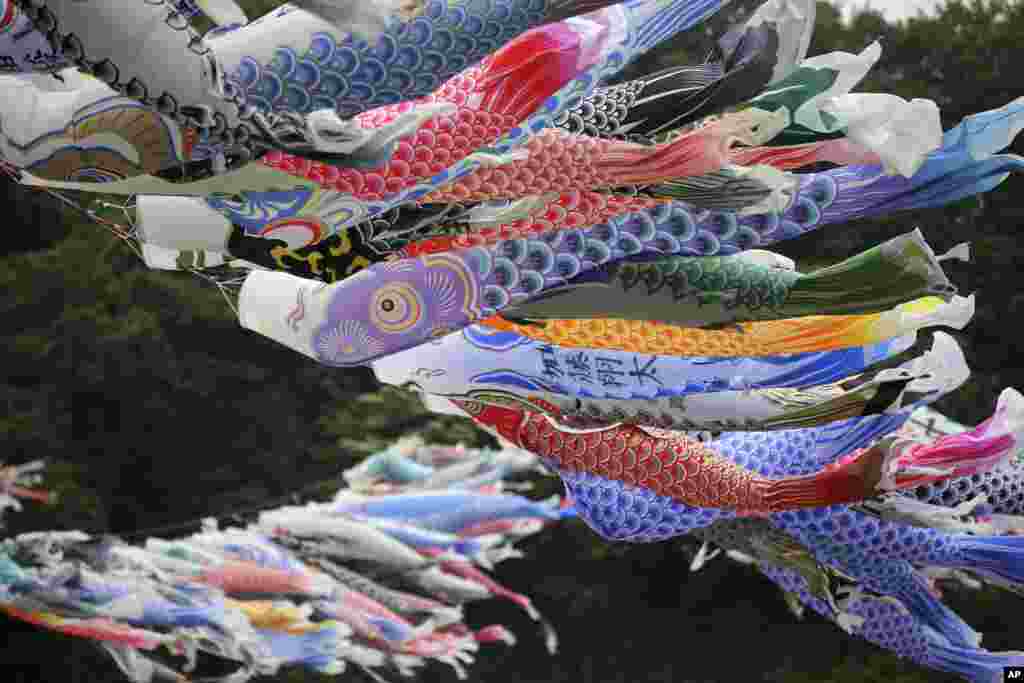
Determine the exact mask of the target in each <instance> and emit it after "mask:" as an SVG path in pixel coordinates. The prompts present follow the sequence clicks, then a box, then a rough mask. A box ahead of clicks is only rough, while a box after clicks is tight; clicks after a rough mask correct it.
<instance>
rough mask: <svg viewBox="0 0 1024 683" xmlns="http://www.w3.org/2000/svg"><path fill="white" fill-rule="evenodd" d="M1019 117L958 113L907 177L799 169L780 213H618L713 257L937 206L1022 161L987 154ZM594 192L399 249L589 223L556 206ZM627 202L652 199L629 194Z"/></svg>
mask: <svg viewBox="0 0 1024 683" xmlns="http://www.w3.org/2000/svg"><path fill="white" fill-rule="evenodd" d="M1021 121H1024V101H1022V102H1015V103H1010V104H1008V105H1006V106H1005V107H1001V108H999V109H994V110H991V111H988V112H982V113H979V114H975V115H972V116H968V117H966V118H965V119H964V120H963V122H961V123H960V125H958V126H956V127H955V128H953V129H952V130H950V131H947V133H946V134H945V137H944V140H943V146H942V148H941V149H940V150H938V151H936V152H933V153H931V154H930V155H929V156H928V158H927V160H926V161H925V163H924V164H923V165H922V167H921V169H920V170H919V171H918V172H917V173H916V174H915V175H914V177H913V178H912V179H907V178H903V177H893V176H884V175H882V173H883V171H882V168H881V166H878V165H870V166H849V167H843V168H838V169H832V170H830V171H825V172H823V173H809V174H803V175H801V176H800V184H799V186H798V188H797V189H796V191H795V193H794V197H793V201H792V202H791V204H790V206H789V207H788V208H787V210H786V211H785V212H783V213H781V214H779V213H771V214H760V215H755V216H738V215H736V214H734V213H730V212H719V211H694V210H693V209H692V208H691V207H689V206H688V205H686V204H685V203H683V202H655V204H656V205H654V204H648V205H647V206H645V207H644V209H643V213H644V214H646V215H645V216H640V215H639V214H630V215H628V216H620V218H623V219H626V220H629V219H634V220H644V221H652V222H654V223H655V229H656V230H658V231H661V232H665V233H668V234H669V235H671V236H672V237H673V238H674V239H676V240H677V241H679V242H680V250H679V252H678V253H679V254H680V255H684V256H716V255H719V254H730V253H733V252H735V251H742V250H746V249H755V248H759V247H764V246H767V245H770V244H772V243H774V242H778V241H782V240H785V239H792V238H794V237H798V236H800V235H802V234H805V233H806V232H809V231H810V230H813V229H815V228H817V227H820V226H822V225H826V224H830V223H842V222H846V221H851V220H855V219H858V218H864V217H868V216H874V215H879V214H883V213H886V212H889V211H897V210H909V209H913V208H924V207H928V206H941V205H943V204H945V203H949V202H952V201H956V200H958V199H961V198H964V197H967V196H971V195H973V194H977V193H980V192H986V191H988V190H990V189H992V188H994V187H996V186H997V185H998V184H999V183H1001V182H1002V180H1004V179H1005V177H1006V174H1008V173H1009V172H1010V171H1011V170H1013V169H1014V168H1017V167H1024V164H1022V163H1021V162H1020V161H1019V160H1018V158H1017V157H1013V156H1012V155H999V156H995V157H991V158H989V157H990V155H992V154H994V153H996V152H998V151H999V150H1001V149H1003V148H1005V147H1006V146H1007V145H1008V144H1009V143H1010V142H1012V140H1013V137H1014V135H1015V134H1016V130H1017V129H1018V127H1019V126H1020V122H1021ZM869 188H870V191H869ZM594 195H596V197H597V198H595V199H594V201H597V202H599V203H600V202H602V201H610V200H607V199H600V197H601V196H602V195H598V194H597V193H579V194H574V195H563V197H561V198H559V200H557V201H556V202H552V203H551V204H549V205H548V209H549V210H551V211H552V213H551V214H550V215H545V217H544V220H536V219H524V220H520V221H517V222H514V223H511V224H508V225H504V226H498V227H495V228H491V229H490V230H491V232H489V233H488V234H487V235H486V236H483V235H482V236H480V237H476V236H468V237H466V238H446V239H444V238H442V239H438V240H431V241H429V242H427V243H423V244H422V245H410V246H409V247H407V248H406V250H405V251H404V252H403V255H407V256H414V255H418V254H420V253H426V252H427V251H428V250H429V251H430V252H435V251H441V250H447V249H452V248H458V247H466V246H472V245H473V244H491V243H493V240H494V239H496V238H497V236H498V235H502V236H504V235H509V236H510V237H516V238H531V237H535V236H539V235H541V234H543V233H545V232H547V231H550V230H552V229H555V228H559V227H562V226H563V225H564V226H565V227H567V228H577V227H584V226H587V225H596V223H597V221H591V222H588V223H582V224H579V223H575V222H571V223H570V222H567V223H564V224H559V223H558V219H559V218H560V217H561V212H560V211H559V210H558V208H557V206H558V205H560V204H562V203H564V202H566V201H568V200H570V198H571V201H572V202H573V204H570V206H573V205H574V204H575V205H580V204H582V202H583V198H584V197H588V196H594ZM576 197H579V199H577V198H576ZM632 201H638V202H645V201H653V200H644V199H640V198H637V199H634V200H632ZM623 214H625V212H623ZM618 215H619V214H613V216H618ZM587 218H588V219H589V218H592V217H591V216H587ZM609 218H611V216H610V217H609ZM566 220H567V221H568V220H572V221H574V220H575V216H574V212H573V211H572V209H569V210H568V213H567V218H566ZM603 229H604V230H607V228H603ZM492 235H493V237H492ZM691 355H693V354H691Z"/></svg>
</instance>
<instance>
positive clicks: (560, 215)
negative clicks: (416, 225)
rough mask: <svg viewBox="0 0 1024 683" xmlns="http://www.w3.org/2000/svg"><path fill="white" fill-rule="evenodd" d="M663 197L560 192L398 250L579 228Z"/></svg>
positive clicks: (414, 252) (434, 249) (422, 250)
mask: <svg viewBox="0 0 1024 683" xmlns="http://www.w3.org/2000/svg"><path fill="white" fill-rule="evenodd" d="M663 203H665V202H664V201H663V200H657V199H651V198H647V197H636V196H629V195H620V194H605V193H601V192H590V191H584V192H580V191H576V192H563V193H561V194H559V195H558V196H557V197H554V198H552V199H551V200H549V201H548V202H547V203H545V204H543V205H542V206H540V207H538V208H536V209H534V210H533V211H531V215H530V216H529V217H527V218H520V219H518V220H515V221H512V222H509V223H503V224H499V225H494V226H491V225H487V226H483V227H476V226H473V229H472V231H470V232H466V233H465V234H462V235H449V236H445V235H434V236H431V237H429V238H427V239H423V240H418V241H415V242H412V243H411V244H409V245H407V246H405V247H403V248H402V249H401V250H399V252H398V255H399V256H400V257H401V258H410V257H415V256H421V255H423V254H436V253H439V252H443V251H451V250H453V249H465V248H467V247H479V246H493V245H495V244H498V243H499V242H502V241H505V240H512V239H522V238H530V237H537V236H539V235H542V234H544V233H546V232H550V231H552V230H563V229H564V230H574V229H582V228H586V227H588V226H591V225H597V224H599V223H604V222H606V221H609V220H611V219H612V218H614V217H616V216H621V215H625V214H630V213H635V212H639V211H644V210H646V209H651V208H654V207H656V206H658V205H659V204H663Z"/></svg>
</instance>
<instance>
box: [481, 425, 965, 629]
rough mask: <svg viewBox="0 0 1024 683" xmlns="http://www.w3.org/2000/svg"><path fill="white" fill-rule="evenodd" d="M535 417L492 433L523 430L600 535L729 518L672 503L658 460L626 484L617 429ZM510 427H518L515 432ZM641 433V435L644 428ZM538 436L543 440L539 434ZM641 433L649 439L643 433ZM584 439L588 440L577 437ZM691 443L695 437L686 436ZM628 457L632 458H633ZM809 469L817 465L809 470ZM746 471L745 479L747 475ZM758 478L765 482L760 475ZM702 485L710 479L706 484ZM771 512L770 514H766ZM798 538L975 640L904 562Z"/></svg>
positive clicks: (662, 535) (642, 538) (651, 534)
mask: <svg viewBox="0 0 1024 683" xmlns="http://www.w3.org/2000/svg"><path fill="white" fill-rule="evenodd" d="M538 417H539V416H534V418H533V419H530V418H527V419H526V420H524V421H523V426H521V427H519V426H518V424H516V423H514V421H506V422H505V424H504V425H501V426H499V427H498V429H499V432H500V433H501V434H502V435H503V436H505V437H506V438H511V435H513V434H515V435H516V436H518V435H519V434H522V435H523V436H524V437H525V436H526V435H529V436H531V437H532V438H533V439H534V441H535V443H536V444H537V445H538V447H537V452H538V453H539V454H540V455H542V457H545V459H546V460H548V461H549V462H550V463H551V464H552V465H553V466H554V467H555V468H556V469H557V471H558V472H559V475H560V476H562V477H563V479H564V480H565V481H566V486H567V489H568V491H569V492H570V495H571V496H572V497H573V500H574V501H575V502H576V504H577V509H578V511H579V514H580V516H581V517H582V518H583V519H584V520H585V521H586V522H587V524H588V525H590V526H591V527H592V528H594V530H595V531H597V533H599V534H600V535H602V536H605V537H607V538H610V539H615V540H620V541H631V542H651V541H658V540H663V539H666V538H670V537H671V536H672V534H673V532H674V531H679V532H680V533H686V532H689V531H692V530H694V529H697V528H701V527H705V526H708V525H709V524H711V523H714V522H715V521H717V520H723V519H728V518H730V517H732V514H730V513H729V512H728V511H724V510H716V509H709V508H712V506H708V505H706V504H702V503H701V502H699V501H697V504H696V506H694V507H688V506H686V505H683V506H680V504H679V503H680V502H682V501H680V500H678V497H677V496H676V495H673V493H672V491H671V488H667V487H665V486H662V485H661V482H660V481H658V479H666V480H668V479H670V478H671V473H669V474H666V473H665V470H664V468H663V467H662V466H663V463H662V462H660V461H659V462H657V463H656V465H657V467H656V468H655V470H656V472H655V478H654V480H653V481H652V480H651V478H650V477H649V476H647V474H646V473H642V474H641V475H640V476H641V477H643V476H647V480H646V481H644V480H642V479H641V480H639V481H636V480H634V481H630V480H629V478H628V477H627V476H625V468H623V471H622V473H621V474H620V473H618V472H617V470H616V469H615V465H616V464H618V463H617V461H616V460H615V458H614V456H613V455H612V448H613V447H612V446H611V444H609V443H608V442H607V441H605V439H604V436H605V434H607V433H608V432H612V433H614V432H615V431H616V430H606V431H605V432H597V433H594V434H588V435H578V434H572V433H568V434H564V435H562V436H561V438H560V439H552V437H551V436H550V435H545V434H544V432H543V431H542V430H544V425H548V426H549V428H548V429H549V430H550V422H548V421H547V420H543V418H540V419H541V420H543V424H537V425H536V426H533V424H532V423H534V422H536V421H537V419H538ZM494 423H495V421H489V424H492V425H493V424H494ZM513 425H514V426H515V427H518V429H515V430H514V429H513ZM526 425H530V426H532V427H533V428H532V430H530V431H527V428H526ZM502 427H504V428H502ZM551 431H553V430H551ZM638 431H639V430H638ZM800 431H802V432H803V434H799V433H798V432H795V431H794V432H792V433H793V434H799V436H801V437H802V440H803V441H804V442H809V438H808V437H809V436H810V435H811V434H812V433H813V432H812V430H800ZM517 432H518V433H517ZM640 433H641V434H644V432H640ZM545 436H547V439H549V441H546V440H545V439H544V437H545ZM613 438H614V437H613ZM647 438H648V439H652V437H650V436H648V437H647ZM583 439H589V440H588V441H584V440H583ZM591 442H593V445H591ZM691 443H697V442H695V441H692V442H691ZM566 444H571V445H572V447H573V448H574V449H575V451H577V452H580V453H581V456H582V457H576V458H572V456H568V457H567V456H565V455H564V454H563V452H562V451H563V450H564V449H565V447H566ZM523 445H525V446H527V448H530V444H527V443H525V442H524V444H523ZM713 445H714V447H715V449H716V451H717V450H718V443H717V442H713ZM588 446H589V447H588ZM594 446H603V450H604V452H605V453H606V455H605V456H604V462H602V458H600V457H599V456H598V454H597V453H595V452H594V451H595V450H596V449H595V448H594ZM702 448H704V447H702ZM705 450H706V449H705ZM657 453H658V452H657V451H656V450H654V449H653V448H652V450H651V454H650V455H649V456H648V461H650V460H651V459H653V458H652V457H651V456H656V454H657ZM633 457H634V458H636V456H633ZM634 462H636V460H634ZM613 463H614V464H613ZM673 464H674V465H675V467H676V468H677V469H678V468H679V463H678V462H677V463H673ZM741 471H745V472H748V471H746V470H741ZM816 471H821V470H820V468H816ZM747 476H749V472H748V475H747ZM789 476H793V475H789ZM684 481H685V480H684ZM761 481H766V480H765V479H762V480H761ZM701 483H703V482H701ZM708 485H712V484H711V483H710V482H709V483H708ZM716 488H717V487H716ZM652 494H653V495H652ZM685 502H687V503H689V502H691V501H689V500H687V501H685ZM716 507H717V506H716ZM698 508H700V509H698ZM822 510H824V511H825V514H826V515H827V514H828V510H829V508H812V509H809V510H800V511H797V512H790V513H781V514H790V515H792V514H801V513H802V514H808V515H814V514H820V512H821V511H822ZM777 516H778V515H773V517H777ZM801 536H806V535H803V534H802V535H800V536H798V537H797V538H798V539H799V540H801V541H803V542H804V543H805V544H806V541H807V540H812V541H814V540H818V541H819V542H817V543H814V544H812V545H809V546H808V547H810V548H812V549H813V551H814V552H815V555H816V556H818V557H819V559H822V560H826V559H827V560H828V561H829V564H833V565H836V566H837V568H838V569H840V570H841V571H842V572H843V573H845V574H847V575H849V576H851V577H852V578H855V579H858V580H860V581H861V582H862V583H863V584H864V585H865V587H867V588H869V589H871V590H875V591H877V592H880V593H883V594H887V595H893V596H896V597H898V598H900V599H902V600H904V601H905V602H906V603H907V604H908V605H909V606H911V608H912V609H913V610H914V612H915V614H918V615H921V616H923V617H925V618H927V620H928V623H929V624H930V625H931V626H932V627H933V628H936V629H938V630H940V631H941V632H942V633H944V634H946V635H947V637H951V638H952V639H954V640H955V641H956V642H960V643H967V642H971V641H972V640H974V639H976V636H977V634H976V633H975V632H973V631H972V630H971V629H970V627H969V626H967V625H966V624H964V623H963V622H962V621H961V620H960V619H959V618H958V617H957V616H956V615H955V614H953V613H952V612H951V611H950V610H948V609H947V608H945V607H944V606H943V605H942V604H941V603H940V602H938V600H936V599H935V598H934V596H932V595H930V594H929V592H928V587H927V585H926V583H925V582H924V580H923V579H922V578H921V577H920V576H918V575H917V574H916V572H915V571H914V569H913V567H912V566H911V564H910V563H909V562H907V561H904V560H900V559H890V558H885V557H876V556H874V555H871V554H868V555H864V554H863V553H862V551H860V550H859V549H857V551H856V552H845V553H840V552H838V551H840V550H841V549H840V548H838V547H836V546H831V545H830V544H829V543H828V539H827V538H824V537H820V536H817V537H816V538H810V539H805V538H802V537H801ZM850 550H851V551H853V550H854V549H853V548H851V549H850Z"/></svg>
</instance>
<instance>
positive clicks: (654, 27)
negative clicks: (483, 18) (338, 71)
mask: <svg viewBox="0 0 1024 683" xmlns="http://www.w3.org/2000/svg"><path fill="white" fill-rule="evenodd" d="M524 1H529V0H524ZM532 1H534V2H537V1H538V0H532ZM435 4H438V5H439V4H441V3H435ZM600 4H607V3H600ZM636 4H637V3H628V5H629V8H628V11H630V12H631V17H634V16H635V17H636V20H637V22H638V24H639V27H638V28H639V30H638V31H637V32H636V34H635V35H633V36H630V38H629V39H628V41H627V45H626V46H625V47H623V48H615V47H614V46H612V45H609V44H607V43H608V41H609V40H614V37H613V36H610V35H609V33H608V32H607V31H606V32H604V33H602V34H601V35H598V36H596V37H586V36H582V35H580V34H579V33H577V32H575V31H573V30H572V29H571V28H569V25H568V24H551V25H548V26H546V27H543V28H542V29H540V30H537V31H532V32H529V33H526V34H524V35H522V36H519V37H518V38H517V39H516V40H514V41H512V42H511V43H510V44H508V45H505V47H503V48H502V51H501V52H499V54H498V55H495V56H492V57H487V58H486V59H485V60H484V62H483V65H482V66H483V69H482V70H478V69H477V68H474V69H472V70H470V72H472V73H474V74H475V73H479V74H481V75H482V78H481V77H480V76H476V77H475V78H474V77H470V78H469V79H464V78H463V77H462V76H458V77H455V78H453V79H451V80H450V81H449V82H447V83H446V84H444V87H443V88H441V91H442V93H443V101H446V102H452V103H455V104H457V105H458V106H459V108H460V110H461V111H460V112H459V113H458V117H457V118H455V119H454V120H452V119H451V118H449V119H445V121H450V123H446V124H435V127H432V128H426V125H425V126H424V127H423V129H425V130H427V131H428V132H430V133H432V138H433V139H432V143H429V144H424V143H421V142H420V140H419V138H417V139H415V140H410V139H408V138H407V139H404V140H402V141H404V142H407V143H409V146H410V147H411V148H406V147H402V150H401V152H400V153H399V151H398V150H396V151H395V152H394V154H393V155H391V158H392V159H393V160H394V161H395V162H398V163H394V164H392V163H388V164H387V167H386V168H383V169H381V170H379V171H377V172H372V173H366V172H365V171H362V170H358V169H347V171H345V172H342V171H341V170H340V169H334V170H333V171H332V170H328V169H331V168H333V167H331V166H330V165H328V164H314V163H311V162H308V161H307V160H303V159H301V158H299V157H294V156H292V155H287V154H281V153H271V154H270V155H267V156H266V157H264V158H263V160H261V161H262V163H265V164H268V165H270V166H271V167H273V168H276V169H279V170H283V171H286V172H289V173H292V174H295V175H298V176H300V177H305V178H307V179H311V180H314V181H316V182H318V183H322V184H323V185H324V186H325V187H328V188H332V189H336V190H338V191H341V193H343V194H348V195H353V196H355V197H358V198H359V199H365V200H371V201H376V200H382V199H384V198H385V196H387V195H389V194H392V193H396V191H401V190H403V189H410V188H411V187H413V186H415V185H416V184H417V182H424V181H426V180H428V179H429V177H430V176H433V175H436V174H437V173H439V172H441V170H443V169H444V168H447V166H449V165H451V164H452V163H454V162H455V161H456V160H458V159H459V158H460V156H459V155H462V157H465V156H466V155H468V154H469V153H470V152H473V151H475V150H479V148H481V147H485V146H488V145H492V144H494V145H495V150H496V151H497V152H499V153H507V152H510V151H512V148H513V147H515V146H516V145H518V144H520V143H521V142H523V141H526V140H529V139H530V137H531V136H532V134H536V133H537V132H540V130H541V128H542V127H547V126H548V124H549V121H548V119H550V118H551V116H552V115H557V114H558V113H560V112H561V111H562V110H563V109H564V108H565V106H566V105H568V104H569V103H571V101H574V98H575V97H582V96H585V95H587V94H589V93H590V92H591V91H592V90H593V88H594V87H595V85H596V83H595V82H594V76H596V75H597V74H598V73H601V74H603V72H605V71H608V70H609V69H611V68H613V67H614V68H616V69H617V65H618V63H620V60H621V59H625V58H628V56H630V55H636V54H638V53H639V52H642V51H644V50H645V49H647V48H648V47H650V46H651V45H653V44H656V41H657V40H664V39H665V38H667V37H669V36H671V35H673V34H675V33H677V32H679V31H682V30H684V29H686V28H687V27H689V26H692V25H693V24H694V23H696V22H698V20H700V19H701V18H703V17H705V16H707V15H709V14H711V13H714V11H716V10H717V8H718V6H719V4H720V3H719V2H717V1H716V2H708V1H707V0H700V1H697V0H672V1H668V0H663V2H660V3H659V6H658V7H656V8H655V7H653V6H652V7H651V8H650V9H656V11H657V12H658V13H655V14H651V12H650V11H649V10H648V11H644V10H637V9H635V8H634V7H633V5H636ZM431 6H433V5H431ZM462 9H463V8H458V10H462ZM463 13H465V12H463ZM422 18H423V17H419V18H417V19H415V20H414V22H413V24H412V25H411V26H413V25H416V26H418V27H420V26H423V27H428V26H429V24H430V23H429V22H426V20H423V22H421V19H422ZM602 20H603V22H605V23H612V24H614V23H616V15H615V14H612V13H610V12H608V13H606V15H604V16H603V18H602ZM425 30H426V29H424V31H425ZM417 31H419V29H417V30H412V29H411V30H410V31H409V33H411V34H412V33H416V32H417ZM385 37H386V35H385ZM385 37H382V38H381V41H383V42H387V41H385ZM315 39H319V40H322V41H328V40H329V39H328V38H327V37H325V36H323V35H319V36H316V37H315V38H314V40H315ZM595 41H596V42H595ZM383 42H382V44H383ZM506 42H508V39H506V40H503V41H500V42H498V43H497V44H496V45H495V46H494V47H495V48H496V49H497V48H498V46H499V45H503V44H504V43H506ZM392 43H393V41H392ZM392 43H388V48H387V51H388V58H389V59H391V60H392V61H393V60H394V59H395V58H396V55H398V54H399V53H400V50H399V49H398V47H397V46H396V45H394V44H392ZM329 48H330V45H328V44H326V43H325V44H324V45H323V46H321V49H322V50H324V51H329V52H330V51H331V50H330V49H329ZM349 52H351V50H349ZM281 54H284V52H282V53H281ZM353 54H354V53H353ZM485 55H486V52H484V53H481V54H480V58H482V57H484V56H485ZM538 55H540V56H539V57H538ZM600 55H603V56H604V59H598V61H597V62H594V59H595V56H600ZM374 61H377V60H374V59H368V60H367V63H368V65H369V63H370V62H374ZM388 63H391V62H388ZM434 67H437V66H436V65H434ZM581 67H583V71H582V73H581ZM386 71H387V70H386V68H384V69H382V70H379V72H380V74H386ZM428 71H429V72H430V78H431V79H434V81H433V82H434V85H433V87H431V88H430V90H433V89H434V88H437V87H439V86H440V85H441V83H440V81H438V80H436V72H435V70H434V69H429V70H428ZM453 76H455V74H454V73H453ZM477 79H479V84H480V85H479V86H477ZM523 84H526V85H527V86H528V87H529V88H530V89H531V91H530V92H529V93H528V94H527V95H526V96H522V94H521V93H519V87H520V86H522V85H523ZM503 86H505V87H508V88H509V91H508V92H505V91H504V90H505V88H504V87H503ZM477 90H482V92H477ZM427 92H429V91H426V92H423V93H421V94H427ZM364 94H367V93H364ZM437 94H440V93H437ZM437 94H435V96H437ZM478 100H479V102H478V103H477V101H478ZM397 101H398V100H395V101H393V102H386V104H391V105H398V106H402V105H403V106H406V108H407V110H406V111H409V109H412V108H413V106H415V103H414V102H411V101H408V100H407V101H403V102H402V103H401V104H397ZM438 101H439V100H438ZM359 102H360V105H361V108H362V109H359V112H362V111H364V110H365V109H367V108H366V105H365V102H362V100H361V98H360V99H359ZM542 103H543V106H542ZM334 106H335V104H332V105H329V106H328V108H334ZM353 114H354V112H353ZM370 115H374V113H373V112H366V113H365V114H364V115H362V118H360V119H359V121H360V123H361V124H362V125H364V126H366V125H367V123H372V127H379V126H380V125H382V123H383V121H386V120H387V119H388V118H389V117H392V118H393V116H394V113H393V112H388V111H387V110H385V112H384V113H382V114H381V115H379V116H380V117H382V118H381V119H378V118H377V115H374V116H370ZM530 115H532V116H530ZM339 116H345V109H344V106H339ZM538 116H540V119H538ZM480 133H482V134H483V136H480ZM427 138H428V136H424V140H427V141H428V142H430V141H431V140H428V139H427ZM499 138H501V139H500V140H499ZM414 141H415V142H416V144H413V142H414ZM421 150H422V152H421ZM398 154H400V155H401V156H399V157H397V158H396V157H395V155H398ZM427 156H430V157H431V158H430V160H429V161H426V158H427ZM444 158H446V159H449V161H447V162H443V161H441V159H444ZM428 174H429V175H428ZM360 178H361V180H360ZM368 181H369V184H368ZM441 184H443V183H437V184H436V185H435V188H436V187H439V186H440V185H441ZM520 196H521V195H520ZM417 199H422V198H417Z"/></svg>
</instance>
